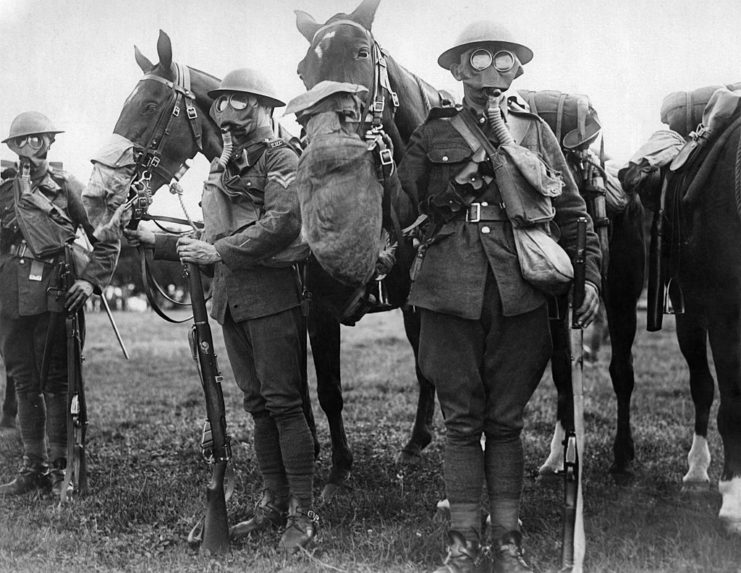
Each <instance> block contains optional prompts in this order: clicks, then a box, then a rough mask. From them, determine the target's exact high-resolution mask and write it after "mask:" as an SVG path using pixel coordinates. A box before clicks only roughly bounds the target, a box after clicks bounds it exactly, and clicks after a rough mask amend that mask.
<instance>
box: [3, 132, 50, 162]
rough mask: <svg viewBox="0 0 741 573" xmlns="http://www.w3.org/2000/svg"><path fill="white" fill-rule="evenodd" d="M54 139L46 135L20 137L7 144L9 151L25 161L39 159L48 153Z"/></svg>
mask: <svg viewBox="0 0 741 573" xmlns="http://www.w3.org/2000/svg"><path fill="white" fill-rule="evenodd" d="M52 141H54V138H53V137H52V136H51V135H49V134H46V133H39V134H32V135H22V136H20V137H16V138H13V139H11V140H10V141H8V142H7V145H8V147H9V148H10V150H11V151H12V152H13V153H15V154H16V155H17V156H18V157H21V158H26V159H31V160H33V159H37V160H38V159H41V158H42V157H44V156H45V155H46V152H47V151H49V147H51V144H52Z"/></svg>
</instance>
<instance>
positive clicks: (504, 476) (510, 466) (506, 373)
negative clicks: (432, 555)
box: [399, 22, 600, 573]
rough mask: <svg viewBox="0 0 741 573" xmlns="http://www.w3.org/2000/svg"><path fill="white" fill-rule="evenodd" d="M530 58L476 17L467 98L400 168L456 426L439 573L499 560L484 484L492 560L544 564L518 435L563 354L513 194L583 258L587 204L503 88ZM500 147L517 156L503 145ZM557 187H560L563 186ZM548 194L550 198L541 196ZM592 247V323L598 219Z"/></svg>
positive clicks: (427, 315) (448, 453)
mask: <svg viewBox="0 0 741 573" xmlns="http://www.w3.org/2000/svg"><path fill="white" fill-rule="evenodd" d="M531 59H532V52H531V50H530V49H528V48H527V47H526V46H524V45H522V44H520V43H518V42H515V41H514V40H513V38H512V36H511V34H510V33H509V32H508V31H507V30H506V29H505V28H503V27H502V26H500V25H497V24H494V23H491V22H477V23H476V24H474V25H472V26H469V27H468V28H466V29H465V30H464V31H463V33H462V34H461V36H460V37H459V38H458V41H457V42H456V43H455V45H454V46H453V47H452V48H450V49H449V50H447V51H445V52H444V53H443V54H442V55H441V56H440V57H439V59H438V63H439V64H440V66H442V67H443V68H445V69H448V70H450V72H451V73H452V74H453V76H454V77H455V78H456V80H458V81H461V82H462V83H463V93H464V98H463V105H462V106H460V107H455V106H453V105H450V106H448V107H442V108H436V109H433V110H432V111H431V112H430V114H429V117H428V119H427V121H426V122H425V123H424V124H423V125H422V126H420V127H419V128H418V129H417V131H416V132H415V133H414V134H413V135H412V137H411V139H410V141H409V145H408V147H407V150H406V154H405V157H404V159H403V160H402V163H401V165H400V167H399V176H400V179H401V182H402V186H403V187H404V190H405V191H406V192H407V193H408V194H409V195H410V196H412V197H413V198H415V199H416V201H417V202H418V204H419V206H420V209H421V211H422V212H423V213H424V214H426V215H428V217H429V220H430V227H429V230H428V233H427V235H426V237H425V240H424V241H423V245H422V247H421V248H422V249H423V250H422V253H421V254H420V256H419V261H421V265H420V264H418V265H417V267H418V272H417V274H416V277H415V282H414V284H413V287H412V290H411V294H410V297H409V303H410V304H412V305H415V306H416V307H417V308H418V309H419V310H420V314H421V340H420V350H419V364H420V368H421V369H422V371H423V373H424V374H425V376H427V377H428V378H429V379H430V380H432V381H433V382H434V384H435V387H436V390H437V392H438V396H439V399H440V405H441V408H442V410H443V413H444V415H445V426H446V428H447V436H446V445H445V454H444V473H445V485H446V491H447V495H448V498H449V501H450V514H451V523H450V528H451V530H450V535H449V538H450V544H449V547H448V556H447V558H446V560H445V564H444V565H443V566H442V567H441V568H440V569H438V570H437V572H438V573H451V572H452V573H455V572H472V571H489V570H490V568H491V566H492V563H490V562H489V561H488V558H485V557H484V555H483V552H482V551H481V545H482V540H481V531H480V530H481V514H480V497H481V490H482V487H483V486H484V485H486V487H487V491H488V500H489V507H488V509H489V513H490V517H491V532H490V536H491V540H492V543H493V545H492V551H491V555H492V558H493V567H494V570H495V571H497V572H499V571H506V572H523V571H532V569H531V567H530V565H529V564H528V563H527V561H526V560H525V559H524V556H523V550H522V543H521V542H522V538H521V534H520V532H519V525H518V518H519V507H520V497H521V491H522V486H523V466H524V461H523V450H522V443H521V440H520V433H521V430H522V427H523V410H524V408H525V405H526V404H527V402H528V400H529V399H530V396H531V395H532V393H533V391H534V390H535V388H536V386H537V385H538V382H539V380H540V378H541V376H542V374H543V371H544V369H545V366H546V364H547V362H548V359H549V357H550V354H551V339H550V333H549V327H548V305H547V304H546V303H547V299H548V297H547V295H546V294H544V293H543V292H541V290H539V289H538V288H536V287H535V286H533V285H532V284H531V283H528V282H526V281H525V280H524V279H523V275H522V271H521V268H520V263H519V259H518V254H517V250H516V248H515V242H514V235H513V223H512V221H511V218H512V212H511V208H512V205H509V204H507V203H508V202H507V201H506V200H503V198H502V196H503V195H504V192H505V191H509V192H511V193H513V195H512V196H513V197H517V196H519V195H520V194H521V193H522V194H525V193H530V194H532V197H533V200H534V202H535V203H536V205H535V207H537V209H542V210H543V212H545V213H547V212H548V211H549V210H550V209H551V208H553V210H554V211H555V217H553V223H555V224H557V225H558V227H560V232H561V239H560V244H561V245H562V246H563V247H564V248H565V249H566V250H567V251H568V252H569V253H570V254H571V255H572V256H573V254H574V250H575V243H576V220H577V218H579V217H582V216H584V217H586V216H587V211H586V207H585V204H584V201H583V199H582V198H581V197H580V195H579V193H578V191H577V187H576V184H575V183H574V180H573V178H572V177H571V174H570V172H569V169H568V167H567V165H566V162H565V160H564V157H563V154H562V153H561V150H560V147H559V143H558V141H557V140H556V138H555V136H554V135H553V133H552V132H551V130H550V129H549V128H548V126H547V125H546V124H545V123H544V122H542V121H541V120H540V119H539V118H538V117H537V116H535V115H532V114H530V113H527V112H526V111H525V109H524V108H522V107H520V106H519V105H518V104H517V102H516V101H515V100H513V99H512V98H508V97H507V96H506V95H505V92H506V91H507V90H508V89H509V87H510V85H511V83H512V81H513V80H514V79H515V78H517V77H518V76H520V75H521V74H522V73H523V67H522V66H523V64H526V63H527V62H529V61H530V60H531ZM465 115H467V116H468V117H464V116H465ZM457 116H459V119H458V120H456V119H455V118H456V117H457ZM464 126H465V127H464ZM464 132H465V133H466V135H464ZM476 132H478V133H479V135H476ZM480 138H486V139H488V141H489V143H490V144H491V146H493V147H495V148H496V150H495V153H494V154H493V155H494V156H495V157H489V156H487V154H486V153H484V152H483V149H485V146H484V145H483V144H480V142H482V141H485V140H482V139H480ZM500 144H501V145H502V146H504V145H503V144H507V145H508V146H509V150H511V153H507V154H505V153H503V152H500V151H504V150H500V149H499V146H500ZM520 146H521V147H520ZM477 148H478V149H477ZM523 148H525V149H523ZM527 150H529V152H532V153H529V152H528V151H527ZM476 151H478V152H476ZM510 155H511V156H512V157H520V158H523V159H526V160H527V161H525V162H524V163H523V165H525V167H523V169H525V171H527V169H528V168H533V169H535V170H536V172H537V174H539V175H540V176H542V177H541V180H542V182H543V185H546V184H547V188H545V187H544V189H543V190H541V189H538V190H535V189H534V188H527V189H526V188H525V185H524V184H523V181H525V180H526V179H525V176H524V175H523V174H522V173H520V166H519V165H517V164H512V163H509V158H510ZM493 160H496V162H495V161H493ZM559 171H560V177H562V183H561V182H560V181H558V178H559V174H558V172H559ZM515 172H517V173H515ZM536 179H537V178H536ZM527 181H530V180H527ZM505 184H508V185H510V187H508V188H507V189H505V188H504V186H505ZM513 184H522V188H521V189H517V188H515V189H513V188H511V186H512V185H513ZM528 185H530V183H528ZM553 185H555V186H556V190H558V188H559V187H561V186H562V189H561V190H560V191H561V192H560V195H558V196H555V195H557V193H555V192H553ZM546 192H547V194H548V195H552V196H553V199H552V205H551V204H550V203H548V202H541V201H540V200H539V199H537V197H538V196H545V194H546ZM541 193H542V194H541ZM541 203H542V204H541ZM528 208H529V207H528ZM525 215H526V216H529V215H528V213H525ZM587 251H588V253H587V281H588V285H587V288H586V291H587V292H586V296H585V301H584V303H583V304H582V305H581V306H580V308H579V309H577V314H578V315H579V317H580V320H581V322H582V323H583V324H584V325H587V324H589V323H590V322H591V321H592V320H593V318H594V316H595V314H596V312H597V307H598V288H597V286H596V285H599V284H600V271H599V260H600V252H599V245H598V243H597V238H596V235H595V234H594V231H593V230H592V227H591V224H590V225H589V232H588V248H587ZM422 254H423V255H424V257H422ZM482 434H484V436H485V438H486V441H485V448H484V449H483V451H482V447H481V436H482Z"/></svg>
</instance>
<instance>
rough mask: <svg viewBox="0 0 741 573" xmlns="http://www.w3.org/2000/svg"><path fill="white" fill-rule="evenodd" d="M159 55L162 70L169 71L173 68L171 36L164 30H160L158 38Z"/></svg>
mask: <svg viewBox="0 0 741 573" xmlns="http://www.w3.org/2000/svg"><path fill="white" fill-rule="evenodd" d="M157 55H158V56H159V58H160V66H161V67H162V69H165V70H169V69H170V67H171V66H172V43H171V42H170V36H168V35H167V34H165V33H164V32H163V31H162V30H160V35H159V38H157Z"/></svg>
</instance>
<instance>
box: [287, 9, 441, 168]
mask: <svg viewBox="0 0 741 573" xmlns="http://www.w3.org/2000/svg"><path fill="white" fill-rule="evenodd" d="M379 2H380V0H363V2H361V4H360V5H359V6H358V7H357V8H356V9H355V10H354V11H353V12H352V13H351V14H344V13H340V14H335V15H334V16H332V17H331V18H329V19H328V20H327V21H326V22H325V23H324V24H320V23H318V22H316V20H314V18H313V17H312V16H311V15H309V14H307V13H306V12H303V11H300V10H297V11H296V27H297V28H298V30H299V32H301V34H302V35H303V36H304V37H305V38H306V39H307V40H308V41H309V49H308V51H307V52H306V56H304V59H303V60H301V62H299V64H298V69H297V73H298V75H299V77H300V78H301V80H302V81H303V82H304V85H305V86H306V88H307V89H311V88H312V87H314V86H315V85H316V84H317V83H319V82H321V81H323V80H333V81H337V82H349V83H353V84H358V85H361V86H364V87H365V88H367V89H368V96H367V98H366V101H365V114H366V121H365V124H366V127H367V126H369V125H379V124H381V123H382V124H383V128H384V129H385V131H386V132H387V133H388V134H389V135H390V136H391V139H392V140H393V142H394V148H395V156H396V159H397V160H398V159H400V155H401V152H402V151H403V148H404V144H405V143H406V141H407V140H408V139H409V136H410V135H411V134H412V132H413V131H414V130H415V129H416V128H417V127H418V126H419V125H420V124H421V123H422V122H423V121H424V119H425V117H426V116H427V113H428V112H429V110H430V108H431V107H432V106H435V105H439V104H440V99H441V98H440V94H439V93H438V92H437V90H435V88H433V87H432V86H430V85H429V84H427V83H426V82H424V81H422V80H421V79H420V78H418V77H417V76H415V75H413V74H411V73H410V72H408V71H406V70H405V69H404V68H402V67H401V66H399V65H398V64H397V63H396V62H395V61H394V60H393V59H392V58H391V57H390V56H389V55H388V54H387V53H386V52H384V51H383V50H382V49H381V47H380V46H379V44H378V42H376V40H375V38H374V37H373V33H372V32H371V26H372V24H373V18H374V16H375V13H376V9H377V8H378V4H379Z"/></svg>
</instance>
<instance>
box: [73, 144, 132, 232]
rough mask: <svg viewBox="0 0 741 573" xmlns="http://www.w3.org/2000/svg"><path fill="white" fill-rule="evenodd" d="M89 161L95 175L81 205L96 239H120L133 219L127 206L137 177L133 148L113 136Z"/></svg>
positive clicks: (89, 183) (85, 191) (91, 177)
mask: <svg viewBox="0 0 741 573" xmlns="http://www.w3.org/2000/svg"><path fill="white" fill-rule="evenodd" d="M90 161H91V162H92V164H93V171H92V173H91V174H90V181H89V182H88V184H87V187H86V188H85V190H84V191H83V193H82V202H83V205H84V206H85V209H86V211H87V213H88V217H89V218H90V222H91V224H92V225H93V227H94V228H95V232H94V235H95V236H96V237H97V238H98V239H101V238H103V236H109V234H111V233H112V234H114V235H115V236H116V237H119V238H120V236H121V233H122V229H123V227H124V226H125V225H126V224H127V223H128V219H130V216H131V214H130V212H128V211H127V210H126V208H125V206H126V201H127V199H128V197H129V189H130V187H131V182H132V180H133V178H134V175H135V167H136V161H135V160H134V144H133V143H132V142H131V141H129V140H128V139H126V138H125V137H123V136H121V135H118V134H116V133H114V134H113V135H112V136H111V138H110V139H109V141H108V143H106V144H105V145H104V146H103V147H102V148H101V149H100V150H99V151H98V152H97V153H96V154H95V156H93V158H92V159H91V160H90Z"/></svg>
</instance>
